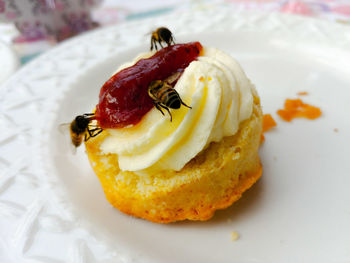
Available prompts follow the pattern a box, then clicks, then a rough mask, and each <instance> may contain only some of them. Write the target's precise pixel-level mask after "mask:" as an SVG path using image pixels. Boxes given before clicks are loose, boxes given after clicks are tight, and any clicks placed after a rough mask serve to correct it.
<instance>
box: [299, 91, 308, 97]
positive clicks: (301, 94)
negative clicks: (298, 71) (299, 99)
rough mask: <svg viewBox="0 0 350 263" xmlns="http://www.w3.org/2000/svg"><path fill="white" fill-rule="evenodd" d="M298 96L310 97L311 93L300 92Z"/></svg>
mask: <svg viewBox="0 0 350 263" xmlns="http://www.w3.org/2000/svg"><path fill="white" fill-rule="evenodd" d="M297 94H298V95H299V96H305V95H309V93H308V92H306V91H301V92H298V93H297Z"/></svg>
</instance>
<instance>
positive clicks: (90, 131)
mask: <svg viewBox="0 0 350 263" xmlns="http://www.w3.org/2000/svg"><path fill="white" fill-rule="evenodd" d="M102 131H103V129H102V128H100V127H98V128H94V129H89V128H88V129H87V133H85V136H84V141H85V142H86V141H87V140H89V139H90V138H91V137H96V136H97V135H99V134H100V133H101V132H102Z"/></svg>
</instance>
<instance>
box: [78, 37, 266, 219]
mask: <svg viewBox="0 0 350 263" xmlns="http://www.w3.org/2000/svg"><path fill="white" fill-rule="evenodd" d="M154 80H161V81H163V82H164V83H167V85H170V86H171V87H173V88H174V90H175V91H176V93H177V94H178V96H179V98H180V99H181V100H182V102H183V103H184V104H185V105H188V106H189V107H185V106H184V105H182V104H181V106H180V107H179V108H178V109H172V108H170V109H169V113H168V112H167V109H165V108H164V107H157V105H156V104H157V101H155V100H154V98H151V97H150V96H149V95H148V94H149V93H148V87H149V85H150V83H151V82H152V81H154ZM164 92H170V91H169V90H168V91H164ZM161 95H162V96H160V102H161V99H163V100H164V98H165V95H164V94H161ZM158 102H159V101H158ZM160 106H162V105H160ZM163 106H164V105H163ZM159 108H160V109H159ZM95 114H96V121H97V123H98V125H99V126H100V127H101V128H103V132H102V133H100V134H99V135H98V136H95V137H92V138H90V139H89V140H87V141H86V142H85V146H86V151H87V154H88V158H89V160H90V163H91V166H92V168H93V170H94V171H95V173H96V175H97V176H98V178H99V180H100V182H101V185H102V187H103V189H104V192H105V195H106V198H107V200H108V201H109V202H110V203H111V204H112V205H113V206H114V207H116V208H118V209H119V210H120V211H122V212H124V213H126V214H129V215H133V216H136V217H140V218H144V219H147V220H149V221H152V222H157V223H169V222H174V221H180V220H185V219H189V220H208V219H209V218H211V217H212V216H213V214H214V212H215V211H216V210H218V209H223V208H226V207H228V206H230V205H231V204H232V203H233V202H235V201H236V200H238V199H239V198H240V197H241V195H242V194H243V192H244V191H246V190H247V189H248V188H250V187H251V186H252V185H253V184H254V183H255V182H256V181H257V180H258V179H259V177H260V176H261V174H262V166H261V164H260V159H259V156H258V148H259V145H260V135H261V130H262V111H261V106H260V100H259V97H258V95H257V92H256V90H255V88H254V86H253V85H252V84H251V83H250V81H249V79H248V78H247V77H246V75H245V73H244V72H243V70H242V69H241V67H240V65H239V64H238V63H237V62H236V61H235V60H234V59H233V58H232V57H231V56H230V55H228V54H226V53H224V52H223V51H220V50H218V49H216V48H211V47H202V46H201V44H200V43H198V42H194V43H187V44H176V45H172V46H169V47H166V48H163V49H161V50H160V51H158V52H156V53H154V52H153V53H147V54H143V55H141V56H138V57H137V58H136V59H135V60H134V61H132V62H130V63H128V64H126V65H124V66H122V67H121V68H120V69H118V71H117V73H116V74H115V75H113V76H112V77H111V79H109V80H108V81H107V82H106V83H105V85H104V86H103V87H102V88H101V91H100V97H99V104H98V105H97V106H96V113H95Z"/></svg>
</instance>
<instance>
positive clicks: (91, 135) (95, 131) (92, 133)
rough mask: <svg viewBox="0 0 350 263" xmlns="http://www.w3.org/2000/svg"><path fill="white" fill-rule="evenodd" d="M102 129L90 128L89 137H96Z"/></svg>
mask: <svg viewBox="0 0 350 263" xmlns="http://www.w3.org/2000/svg"><path fill="white" fill-rule="evenodd" d="M102 131H103V129H102V128H95V129H93V130H90V137H96V136H97V135H99V134H100V133H101V132H102Z"/></svg>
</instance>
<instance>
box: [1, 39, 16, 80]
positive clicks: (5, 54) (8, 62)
mask: <svg viewBox="0 0 350 263" xmlns="http://www.w3.org/2000/svg"><path fill="white" fill-rule="evenodd" d="M0 58H1V59H0V69H1V70H0V84H1V83H3V82H4V81H5V80H6V79H7V78H8V77H10V76H11V74H13V73H14V72H15V71H16V69H17V68H18V66H19V62H18V58H17V56H16V54H15V52H14V51H13V50H12V49H11V48H10V47H9V46H8V45H7V44H5V43H4V42H1V41H0Z"/></svg>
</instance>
